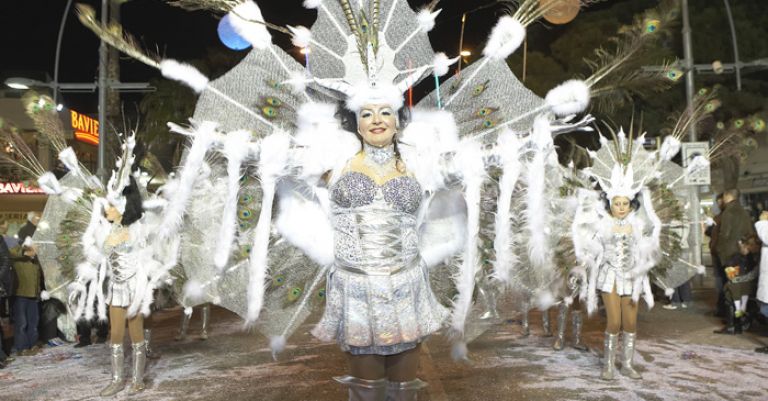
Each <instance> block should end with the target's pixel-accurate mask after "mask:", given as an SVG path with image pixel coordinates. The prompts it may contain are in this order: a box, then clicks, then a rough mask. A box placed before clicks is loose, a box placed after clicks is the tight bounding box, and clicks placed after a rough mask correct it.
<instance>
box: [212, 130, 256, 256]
mask: <svg viewBox="0 0 768 401" xmlns="http://www.w3.org/2000/svg"><path fill="white" fill-rule="evenodd" d="M250 141H251V133H250V132H248V131H235V132H231V133H229V135H227V137H226V138H225V139H224V155H226V157H227V200H226V203H225V205H224V211H223V215H222V219H221V227H219V243H218V246H217V247H216V254H215V255H214V258H213V260H214V263H215V265H216V267H217V268H218V269H219V271H221V270H222V269H224V267H225V266H226V265H227V262H228V261H229V255H230V253H231V251H232V243H233V242H234V240H235V232H236V228H237V227H236V223H237V199H238V193H239V191H240V178H241V174H240V168H241V166H242V164H243V160H244V159H245V158H246V157H247V156H248V151H249V149H250V148H249V146H248V144H249V143H250Z"/></svg>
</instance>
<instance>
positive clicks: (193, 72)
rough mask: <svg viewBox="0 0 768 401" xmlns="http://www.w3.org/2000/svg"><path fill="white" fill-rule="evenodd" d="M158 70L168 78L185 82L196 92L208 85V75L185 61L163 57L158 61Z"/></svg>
mask: <svg viewBox="0 0 768 401" xmlns="http://www.w3.org/2000/svg"><path fill="white" fill-rule="evenodd" d="M160 72H162V74H163V76H164V77H166V78H168V79H173V80H175V81H179V82H183V83H185V84H186V85H187V86H189V87H190V88H192V89H194V91H195V92H197V93H200V92H202V91H203V90H204V89H205V88H206V87H207V86H208V77H206V76H205V75H203V73H202V72H200V71H199V70H198V69H197V68H195V67H193V66H192V65H190V64H187V63H180V62H178V61H176V60H171V59H165V60H163V61H161V62H160Z"/></svg>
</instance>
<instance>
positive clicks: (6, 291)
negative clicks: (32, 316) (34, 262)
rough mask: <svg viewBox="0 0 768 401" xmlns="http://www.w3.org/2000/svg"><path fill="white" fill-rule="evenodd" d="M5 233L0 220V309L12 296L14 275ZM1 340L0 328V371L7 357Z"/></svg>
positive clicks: (1, 331)
mask: <svg viewBox="0 0 768 401" xmlns="http://www.w3.org/2000/svg"><path fill="white" fill-rule="evenodd" d="M7 231H8V221H7V220H2V219H0V309H2V308H4V307H5V305H6V303H7V302H8V297H10V296H12V295H13V292H14V278H15V277H14V276H15V275H14V273H13V270H12V268H11V252H10V250H9V249H8V246H7V245H6V244H5V238H4V236H5V233H6V232H7ZM0 319H1V317H0ZM0 323H1V322H0ZM0 326H2V324H0ZM3 340H4V338H3V327H0V369H3V368H5V366H6V364H7V363H8V355H6V354H5V351H4V350H3Z"/></svg>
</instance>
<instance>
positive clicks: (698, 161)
mask: <svg viewBox="0 0 768 401" xmlns="http://www.w3.org/2000/svg"><path fill="white" fill-rule="evenodd" d="M705 168H709V160H707V158H706V157H704V156H701V155H699V156H696V157H694V158H693V160H691V162H690V163H689V164H688V167H687V168H686V169H685V174H686V175H691V174H693V173H696V172H697V171H700V170H703V169H705Z"/></svg>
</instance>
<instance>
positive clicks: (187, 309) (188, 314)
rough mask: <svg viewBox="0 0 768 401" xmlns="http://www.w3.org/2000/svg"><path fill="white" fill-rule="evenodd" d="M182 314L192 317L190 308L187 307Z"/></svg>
mask: <svg viewBox="0 0 768 401" xmlns="http://www.w3.org/2000/svg"><path fill="white" fill-rule="evenodd" d="M184 314H185V315H187V316H192V307H191V306H187V307H186V308H184Z"/></svg>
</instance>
